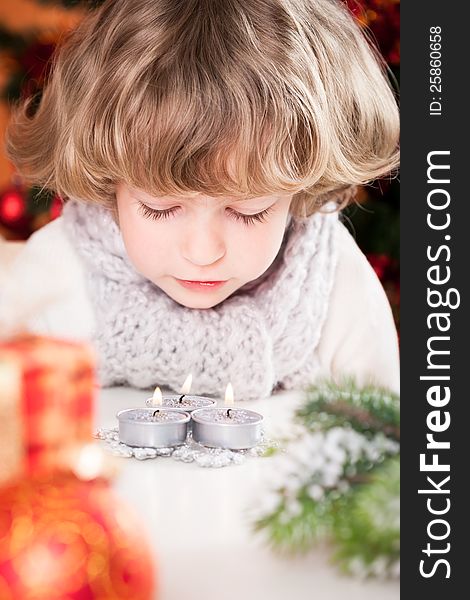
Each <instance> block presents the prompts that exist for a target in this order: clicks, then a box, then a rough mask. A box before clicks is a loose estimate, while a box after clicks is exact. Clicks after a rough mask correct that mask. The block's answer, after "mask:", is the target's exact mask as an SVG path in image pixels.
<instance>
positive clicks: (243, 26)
mask: <svg viewBox="0 0 470 600" xmlns="http://www.w3.org/2000/svg"><path fill="white" fill-rule="evenodd" d="M33 109H34V110H33ZM398 139H399V117H398V108H397V102H396V99H395V96H394V93H393V91H392V88H391V86H390V84H389V82H388V79H387V75H386V67H385V64H384V61H383V59H381V57H380V55H379V53H378V51H377V50H376V49H375V47H374V46H373V45H372V44H371V43H370V41H369V40H368V38H367V37H366V35H365V33H364V32H363V30H362V29H361V28H360V26H359V25H358V24H357V23H356V21H355V20H354V18H353V16H352V15H351V13H350V12H349V11H348V9H347V8H346V7H345V5H344V4H343V3H342V2H340V1H334V0H107V1H105V2H104V4H103V5H102V6H101V7H100V8H99V9H98V10H96V11H94V12H91V13H90V14H89V15H87V16H86V17H85V19H84V20H83V21H82V22H81V23H80V25H79V26H78V27H77V28H76V29H75V30H74V31H73V32H72V33H71V34H70V35H69V37H68V38H67V39H66V40H65V42H64V43H63V44H62V45H61V46H60V47H59V48H58V50H57V52H56V53H55V56H54V58H53V64H52V70H51V75H50V78H49V80H48V82H47V84H46V85H45V87H44V91H43V96H42V99H41V101H40V103H39V106H38V107H37V108H36V107H34V103H33V99H32V98H28V99H27V100H25V101H23V102H21V103H19V104H18V105H16V106H15V107H14V109H13V112H12V117H11V120H10V124H9V128H8V131H7V137H6V151H7V154H8V156H9V158H10V159H11V160H12V162H13V163H14V164H15V166H16V167H17V169H18V171H19V173H20V174H21V175H22V176H23V178H24V180H25V181H26V182H28V183H31V184H36V185H40V186H42V187H43V188H47V189H50V190H53V191H55V192H56V193H58V194H59V195H61V196H62V197H63V198H67V197H75V198H81V199H86V200H88V201H90V202H97V203H100V204H103V205H105V206H108V207H111V208H112V207H114V206H115V189H116V185H117V184H118V183H119V182H125V183H127V184H128V185H131V186H133V187H136V188H138V189H142V190H145V191H146V192H147V193H149V194H151V195H155V196H158V195H163V194H164V195H174V196H183V195H185V194H188V193H203V194H206V195H210V196H213V197H221V196H224V195H227V194H229V195H230V196H235V197H240V198H243V197H250V196H260V195H265V194H269V193H273V192H287V193H289V194H292V195H293V201H292V203H291V212H292V213H293V214H297V215H304V216H306V215H310V214H312V213H313V212H315V211H316V210H318V209H319V208H320V207H321V206H322V204H323V203H324V202H325V201H326V200H328V199H332V198H333V199H336V200H337V201H338V205H339V207H342V206H343V205H345V204H346V203H347V202H348V201H349V200H350V198H351V195H352V194H351V189H353V188H351V186H356V185H359V184H364V183H366V182H369V181H371V180H373V179H376V178H378V177H381V176H383V175H385V174H387V173H390V172H391V171H393V170H394V169H395V168H396V167H397V164H398Z"/></svg>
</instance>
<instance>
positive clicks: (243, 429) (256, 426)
mask: <svg viewBox="0 0 470 600" xmlns="http://www.w3.org/2000/svg"><path fill="white" fill-rule="evenodd" d="M191 419H192V422H193V424H192V428H193V440H194V441H196V442H199V443H200V444H202V445H204V446H209V447H211V448H230V449H231V450H243V449H245V448H252V447H253V446H256V444H258V443H259V442H260V440H261V435H262V422H263V416H262V415H260V414H259V413H257V412H255V411H253V410H247V409H244V408H201V409H198V410H194V411H193V412H192V413H191Z"/></svg>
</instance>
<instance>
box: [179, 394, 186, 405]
mask: <svg viewBox="0 0 470 600" xmlns="http://www.w3.org/2000/svg"><path fill="white" fill-rule="evenodd" d="M185 396H186V394H183V395H182V396H180V399H179V400H178V402H179V403H180V404H181V402H182V401H183V398H184V397H185Z"/></svg>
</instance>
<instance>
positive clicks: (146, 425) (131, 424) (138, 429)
mask: <svg viewBox="0 0 470 600" xmlns="http://www.w3.org/2000/svg"><path fill="white" fill-rule="evenodd" d="M117 418H118V422H119V440H120V441H121V442H122V443H123V444H127V445H128V446H137V447H146V448H169V447H171V446H181V445H182V444H184V442H185V441H186V435H187V432H188V423H189V420H190V416H189V414H188V413H187V412H183V411H180V410H174V409H171V408H159V407H153V408H127V409H125V410H121V411H120V412H118V414H117Z"/></svg>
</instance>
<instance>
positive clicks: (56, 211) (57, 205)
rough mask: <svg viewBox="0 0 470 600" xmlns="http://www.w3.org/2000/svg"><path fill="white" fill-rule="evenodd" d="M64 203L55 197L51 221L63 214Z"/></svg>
mask: <svg viewBox="0 0 470 600" xmlns="http://www.w3.org/2000/svg"><path fill="white" fill-rule="evenodd" d="M62 208H63V201H62V198H61V197H60V196H54V198H53V199H52V203H51V208H50V209H49V216H50V217H51V220H54V219H57V217H60V215H61V214H62Z"/></svg>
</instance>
